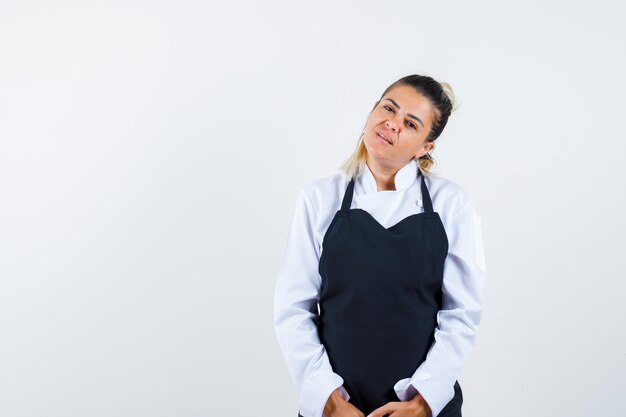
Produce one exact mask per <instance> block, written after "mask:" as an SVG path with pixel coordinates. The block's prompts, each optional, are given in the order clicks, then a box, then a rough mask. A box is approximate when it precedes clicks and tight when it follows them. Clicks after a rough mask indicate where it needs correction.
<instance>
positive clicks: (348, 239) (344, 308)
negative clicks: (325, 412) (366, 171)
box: [317, 168, 463, 417]
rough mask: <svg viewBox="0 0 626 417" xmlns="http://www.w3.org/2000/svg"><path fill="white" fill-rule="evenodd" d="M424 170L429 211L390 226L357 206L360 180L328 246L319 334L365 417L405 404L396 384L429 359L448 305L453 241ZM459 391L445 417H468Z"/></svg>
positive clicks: (348, 194) (322, 262)
mask: <svg viewBox="0 0 626 417" xmlns="http://www.w3.org/2000/svg"><path fill="white" fill-rule="evenodd" d="M417 171H418V176H421V189H422V200H423V205H424V212H422V213H416V214H412V215H410V216H408V217H405V218H404V219H402V220H401V221H399V222H398V223H396V224H395V225H393V226H391V227H389V228H385V227H384V226H383V225H381V224H380V223H379V222H378V221H377V220H376V219H374V217H373V216H372V215H371V214H370V213H368V212H367V211H365V210H363V209H359V208H355V209H351V208H350V206H351V204H352V195H353V192H354V177H353V178H351V180H350V182H349V183H348V186H347V188H346V192H345V194H344V197H343V202H342V204H341V210H339V211H337V213H336V214H335V217H334V218H333V220H332V221H331V223H330V225H329V227H328V229H327V230H326V233H325V235H324V239H323V242H322V245H323V246H322V247H323V250H322V255H321V257H320V262H319V273H320V276H321V278H322V283H321V289H320V299H319V304H320V319H319V322H318V326H317V327H318V332H319V337H320V341H321V342H322V344H323V345H324V347H325V349H326V352H327V353H328V357H329V360H330V364H331V365H332V368H333V371H334V372H336V373H337V374H338V375H340V376H341V377H342V378H343V379H344V384H343V386H344V388H345V389H346V391H347V392H348V394H350V403H352V404H353V405H354V406H355V407H356V408H358V409H359V410H361V411H362V412H363V413H365V415H368V414H369V413H371V412H372V411H374V410H375V409H376V408H378V407H380V406H382V405H384V404H386V403H388V402H390V401H400V399H399V398H398V397H397V395H396V393H395V391H394V389H393V387H394V385H395V384H396V383H397V382H398V381H399V380H401V379H404V378H409V377H411V376H412V375H413V373H414V372H415V370H416V369H417V368H418V367H419V366H420V364H421V363H422V362H423V361H424V360H425V359H426V354H427V353H428V350H429V349H430V346H431V344H432V343H433V342H434V340H435V337H434V331H435V328H436V327H437V312H438V311H439V310H441V308H442V283H443V266H444V262H445V259H446V257H447V254H448V238H447V235H446V232H445V229H444V227H443V223H442V222H441V218H440V217H439V214H438V213H436V212H434V211H433V206H432V202H431V199H430V194H429V193H428V189H427V187H426V182H425V181H424V175H423V174H422V173H421V171H420V169H419V168H418V170H417ZM454 392H455V395H454V398H453V399H452V400H451V401H450V402H449V403H448V404H447V405H446V406H445V407H444V409H443V410H442V411H441V413H439V416H438V417H461V404H462V403H463V394H462V391H461V387H460V385H459V383H458V381H455V383H454Z"/></svg>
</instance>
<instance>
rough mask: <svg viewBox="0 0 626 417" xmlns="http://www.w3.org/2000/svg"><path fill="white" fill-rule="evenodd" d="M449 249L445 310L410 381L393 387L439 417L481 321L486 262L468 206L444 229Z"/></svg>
mask: <svg viewBox="0 0 626 417" xmlns="http://www.w3.org/2000/svg"><path fill="white" fill-rule="evenodd" d="M446 233H447V235H448V241H449V249H448V256H447V258H446V261H445V264H444V276H443V287H442V290H443V309H442V310H440V311H439V312H438V313H437V327H436V328H435V341H434V342H433V344H432V345H431V347H430V350H429V351H428V354H427V356H426V360H425V361H424V362H423V363H422V364H421V365H420V366H419V367H418V368H417V370H416V371H415V373H414V374H413V376H412V377H411V378H405V379H402V380H400V381H398V382H397V383H396V385H395V386H394V390H395V391H396V394H397V395H398V398H400V399H401V400H402V401H408V400H410V399H412V398H413V397H414V396H415V395H416V394H417V393H419V394H421V395H422V397H423V398H424V400H425V401H426V402H427V403H428V405H429V407H430V409H431V412H432V413H431V416H432V417H437V415H438V414H439V413H440V412H441V410H442V409H443V408H444V407H445V405H446V404H447V403H448V402H449V401H450V400H451V399H452V398H453V397H454V382H455V380H456V379H457V378H458V376H459V375H460V373H461V370H462V368H463V365H464V363H465V361H466V360H467V358H468V357H469V354H470V352H471V350H472V348H473V346H474V340H475V333H476V329H477V328H478V326H479V324H480V320H481V315H482V297H483V295H482V294H483V287H484V284H485V259H484V252H483V243H482V231H481V222H480V218H479V217H478V216H477V214H476V211H475V209H474V205H473V203H472V202H471V200H468V201H466V202H465V203H464V204H463V205H462V206H461V207H460V208H459V209H458V210H457V211H456V212H455V213H454V214H453V215H452V216H451V219H450V222H449V225H447V226H446Z"/></svg>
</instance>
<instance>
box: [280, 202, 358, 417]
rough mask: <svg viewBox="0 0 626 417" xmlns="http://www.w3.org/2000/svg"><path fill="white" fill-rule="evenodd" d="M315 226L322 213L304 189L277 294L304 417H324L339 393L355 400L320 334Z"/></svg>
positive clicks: (286, 355)
mask: <svg viewBox="0 0 626 417" xmlns="http://www.w3.org/2000/svg"><path fill="white" fill-rule="evenodd" d="M315 221H316V210H315V208H314V207H313V204H312V202H311V199H310V198H309V197H308V195H307V194H306V193H305V192H304V191H303V190H301V191H300V193H299V195H298V201H297V203H296V211H295V215H294V217H293V220H292V223H291V229H290V230H289V234H288V236H287V244H286V246H285V249H284V252H283V256H282V262H281V265H280V269H279V273H278V278H277V281H276V288H275V294H274V328H275V332H276V336H277V338H278V342H279V345H280V348H281V350H282V353H283V356H284V358H285V361H286V363H287V368H288V369H289V373H290V374H291V377H292V380H293V382H294V384H295V386H296V389H297V392H298V395H299V399H298V405H299V408H300V414H302V416H303V417H322V415H323V410H324V406H325V404H326V401H327V400H328V398H329V396H330V394H331V393H332V392H333V391H334V390H335V389H337V388H339V391H340V393H341V395H342V397H344V399H346V400H348V399H349V398H350V397H349V395H348V393H347V392H346V391H345V389H344V388H343V385H342V384H343V379H342V378H341V377H340V376H339V375H338V374H336V373H335V372H333V370H332V368H331V365H330V362H329V359H328V355H327V353H326V349H325V348H324V346H323V345H322V344H321V342H320V339H319V335H318V332H317V322H318V318H319V317H318V310H317V301H318V297H319V291H320V285H321V277H320V275H319V271H318V267H319V256H320V253H319V246H318V244H317V242H316V239H315V235H314V229H315V228H314V226H315Z"/></svg>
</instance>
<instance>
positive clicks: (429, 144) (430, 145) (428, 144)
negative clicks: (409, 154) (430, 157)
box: [415, 142, 435, 159]
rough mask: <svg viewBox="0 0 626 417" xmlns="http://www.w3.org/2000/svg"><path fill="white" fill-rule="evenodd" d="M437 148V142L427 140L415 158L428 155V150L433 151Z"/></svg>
mask: <svg viewBox="0 0 626 417" xmlns="http://www.w3.org/2000/svg"><path fill="white" fill-rule="evenodd" d="M434 149H435V142H426V143H425V144H424V146H423V147H422V148H421V149H420V151H419V152H418V153H416V154H415V159H418V158H419V157H420V156H422V155H426V154H427V153H428V152H432V151H433V150H434Z"/></svg>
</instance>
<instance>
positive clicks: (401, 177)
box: [355, 159, 418, 194]
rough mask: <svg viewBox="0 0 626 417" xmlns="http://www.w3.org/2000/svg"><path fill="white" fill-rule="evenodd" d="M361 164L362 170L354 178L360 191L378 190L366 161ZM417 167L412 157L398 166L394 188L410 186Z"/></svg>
mask: <svg viewBox="0 0 626 417" xmlns="http://www.w3.org/2000/svg"><path fill="white" fill-rule="evenodd" d="M363 164H364V165H365V167H364V169H363V172H362V174H361V175H360V176H359V177H357V178H356V180H355V182H356V183H357V184H358V185H359V186H360V188H361V191H362V193H364V194H368V193H375V192H378V186H377V185H376V179H375V178H374V175H373V174H372V171H371V170H370V168H369V166H368V165H367V163H365V162H363ZM417 169H418V168H417V161H415V160H413V159H412V160H411V161H409V163H407V164H406V165H405V166H403V167H402V168H400V169H399V170H398V172H396V175H395V177H394V183H395V186H396V190H403V189H405V188H408V187H409V186H411V184H413V182H414V181H415V180H416V179H417ZM355 185H356V184H355ZM390 191H391V190H390Z"/></svg>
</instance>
